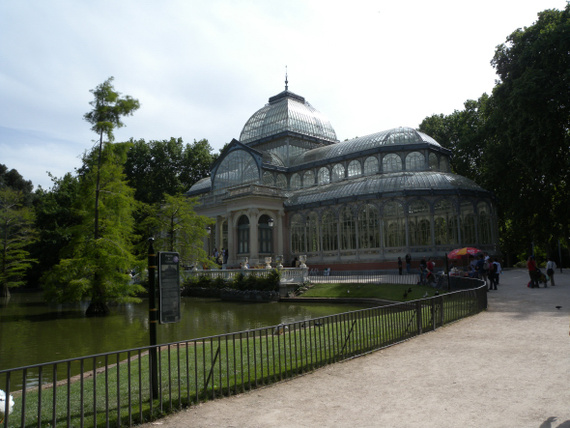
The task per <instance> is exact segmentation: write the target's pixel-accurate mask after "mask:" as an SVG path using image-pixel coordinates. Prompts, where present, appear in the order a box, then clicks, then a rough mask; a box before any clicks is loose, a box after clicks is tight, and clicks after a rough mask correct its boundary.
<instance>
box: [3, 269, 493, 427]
mask: <svg viewBox="0 0 570 428" xmlns="http://www.w3.org/2000/svg"><path fill="white" fill-rule="evenodd" d="M475 281H476V280H471V281H470V283H471V286H472V287H478V288H471V289H466V290H461V291H454V292H451V293H446V294H441V295H438V296H434V297H430V298H425V299H421V300H415V301H410V302H405V303H398V304H391V305H387V306H379V307H375V308H370V309H362V310H358V311H352V312H346V313H343V314H338V315H331V316H326V317H322V318H315V319H311V320H306V321H301V322H295V323H291V324H282V325H278V326H271V327H265V328H258V329H254V330H247V331H241V332H237V333H229V334H223V335H218V336H211V337H205V338H201V339H193V340H187V341H181V342H175V343H167V344H163V345H158V346H157V348H158V350H157V351H158V352H157V366H158V394H157V395H153V387H152V382H151V375H150V373H151V370H150V369H149V367H151V364H152V362H151V361H149V359H150V355H151V354H149V349H150V348H151V347H148V346H147V347H141V348H135V349H129V350H124V351H117V352H108V353H103V354H98V355H90V356H86V357H82V358H73V359H67V360H61V361H56V362H50V363H45V364H36V365H31V366H26V367H19V368H15V369H8V370H1V371H0V389H3V390H4V391H6V393H7V395H8V396H9V395H12V396H13V399H14V402H15V404H14V407H13V409H12V412H11V413H9V414H8V415H6V416H5V418H4V421H3V423H2V424H1V426H4V427H17V426H21V427H44V426H52V427H55V426H67V427H71V426H73V427H97V426H109V425H113V426H121V425H126V426H132V425H135V424H139V423H142V422H145V421H150V420H153V419H156V418H158V417H160V416H161V415H164V414H165V413H169V412H172V411H174V410H177V409H182V408H184V407H187V406H189V405H192V404H196V403H199V402H201V401H204V400H209V399H215V398H220V397H224V396H229V395H233V394H239V393H241V392H244V391H247V390H250V389H252V388H256V387H258V386H261V385H267V384H270V383H273V382H278V381H280V380H283V379H286V378H291V377H293V376H296V375H299V374H301V373H305V372H307V371H311V370H314V369H316V368H318V367H321V366H324V365H326V364H331V363H334V362H337V361H341V360H345V359H347V358H352V357H355V356H358V355H363V354H366V353H368V352H371V351H374V350H377V349H381V348H385V347H388V346H391V345H394V344H396V343H399V342H402V341H404V340H407V339H409V338H411V337H414V336H416V335H419V334H422V333H423V332H426V331H430V330H435V329H436V328H438V327H441V326H442V325H444V324H447V323H450V322H453V321H456V320H458V319H461V318H464V317H468V316H470V315H474V314H477V313H479V312H481V311H483V310H484V309H486V307H487V288H486V287H485V286H482V285H480V284H481V283H480V282H475ZM6 407H8V403H6ZM5 410H6V409H5V408H2V409H1V411H2V412H5Z"/></svg>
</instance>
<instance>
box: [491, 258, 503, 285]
mask: <svg viewBox="0 0 570 428" xmlns="http://www.w3.org/2000/svg"><path fill="white" fill-rule="evenodd" d="M493 264H494V265H495V282H496V283H497V285H499V278H500V276H501V274H502V273H503V267H502V266H501V262H500V261H499V259H495V261H494V262H493Z"/></svg>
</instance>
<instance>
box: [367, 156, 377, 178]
mask: <svg viewBox="0 0 570 428" xmlns="http://www.w3.org/2000/svg"><path fill="white" fill-rule="evenodd" d="M377 172H378V159H377V158H376V156H370V157H368V158H366V160H365V161H364V175H372V174H376V173H377Z"/></svg>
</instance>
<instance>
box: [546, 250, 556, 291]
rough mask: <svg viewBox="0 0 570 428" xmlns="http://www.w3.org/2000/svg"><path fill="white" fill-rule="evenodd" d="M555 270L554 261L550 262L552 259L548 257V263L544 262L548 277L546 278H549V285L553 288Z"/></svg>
mask: <svg viewBox="0 0 570 428" xmlns="http://www.w3.org/2000/svg"><path fill="white" fill-rule="evenodd" d="M555 269H556V262H555V261H554V260H552V257H549V258H548V261H547V262H546V274H547V275H548V278H550V285H551V286H553V287H554V286H555V285H556V284H555V283H554V270H555Z"/></svg>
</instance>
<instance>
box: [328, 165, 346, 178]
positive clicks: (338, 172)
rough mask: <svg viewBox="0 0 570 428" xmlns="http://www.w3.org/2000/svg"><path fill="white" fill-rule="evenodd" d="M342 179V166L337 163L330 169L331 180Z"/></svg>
mask: <svg viewBox="0 0 570 428" xmlns="http://www.w3.org/2000/svg"><path fill="white" fill-rule="evenodd" d="M343 179H344V166H343V165H342V164H340V163H337V164H336V165H335V166H334V167H333V170H332V177H331V180H332V181H340V180H343Z"/></svg>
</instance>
